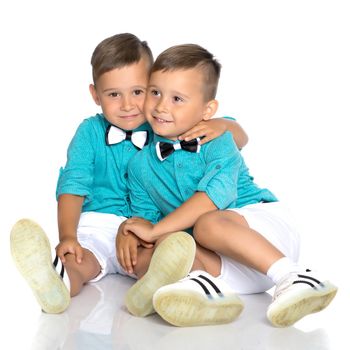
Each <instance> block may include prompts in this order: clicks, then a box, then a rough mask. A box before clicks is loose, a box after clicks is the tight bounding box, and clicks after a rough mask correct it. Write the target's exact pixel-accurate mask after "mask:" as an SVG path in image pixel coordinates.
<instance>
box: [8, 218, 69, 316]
mask: <svg viewBox="0 0 350 350" xmlns="http://www.w3.org/2000/svg"><path fill="white" fill-rule="evenodd" d="M10 244H11V253H12V257H13V260H14V262H15V264H16V266H17V269H18V270H19V272H20V273H21V275H22V276H23V277H24V279H25V280H26V281H27V283H28V284H29V286H30V288H31V289H32V291H33V293H34V295H35V297H36V299H37V301H38V303H39V304H40V306H41V308H42V310H43V311H45V312H47V313H51V314H56V313H61V312H63V311H64V310H65V309H66V308H67V307H68V305H69V303H70V295H69V291H68V289H67V287H66V286H65V284H64V283H63V281H62V279H61V277H60V276H59V275H58V274H57V272H56V271H55V269H54V268H53V265H52V256H51V248H50V243H49V240H48V238H47V236H46V234H45V232H44V231H43V229H42V228H41V227H40V226H39V225H38V224H37V223H35V222H34V221H31V220H28V219H22V220H20V221H18V222H17V223H16V224H15V225H14V226H13V228H12V231H11V235H10Z"/></svg>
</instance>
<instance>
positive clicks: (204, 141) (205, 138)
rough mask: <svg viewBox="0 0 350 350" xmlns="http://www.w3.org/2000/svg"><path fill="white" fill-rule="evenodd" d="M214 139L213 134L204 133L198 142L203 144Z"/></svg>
mask: <svg viewBox="0 0 350 350" xmlns="http://www.w3.org/2000/svg"><path fill="white" fill-rule="evenodd" d="M213 139H214V135H205V136H204V137H203V138H202V139H200V141H199V144H200V145H204V144H205V143H207V142H209V141H211V140H213Z"/></svg>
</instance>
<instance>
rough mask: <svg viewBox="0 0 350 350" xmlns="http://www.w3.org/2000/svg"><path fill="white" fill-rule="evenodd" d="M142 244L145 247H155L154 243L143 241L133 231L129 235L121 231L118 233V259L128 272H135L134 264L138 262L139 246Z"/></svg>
mask: <svg viewBox="0 0 350 350" xmlns="http://www.w3.org/2000/svg"><path fill="white" fill-rule="evenodd" d="M141 245H142V246H143V247H145V248H151V247H153V244H150V243H146V242H143V241H142V240H141V239H139V238H138V237H137V236H135V235H134V234H133V233H129V234H128V235H127V236H125V235H123V234H122V233H121V232H120V231H119V233H118V234H117V237H116V251H117V259H118V261H119V264H120V265H121V266H122V267H123V269H124V270H125V271H127V272H128V273H133V272H134V266H135V265H136V264H137V248H138V247H139V246H141Z"/></svg>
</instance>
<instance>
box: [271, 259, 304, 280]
mask: <svg viewBox="0 0 350 350" xmlns="http://www.w3.org/2000/svg"><path fill="white" fill-rule="evenodd" d="M299 271H301V268H300V266H299V265H298V264H297V263H295V262H294V261H292V260H291V259H289V258H287V257H283V258H281V259H279V260H277V261H276V262H274V263H273V264H272V265H271V266H270V268H269V269H268V271H267V276H269V277H270V278H271V279H272V281H273V282H274V283H275V284H277V282H279V281H280V280H281V279H282V278H283V277H285V276H286V275H288V274H290V273H292V272H299Z"/></svg>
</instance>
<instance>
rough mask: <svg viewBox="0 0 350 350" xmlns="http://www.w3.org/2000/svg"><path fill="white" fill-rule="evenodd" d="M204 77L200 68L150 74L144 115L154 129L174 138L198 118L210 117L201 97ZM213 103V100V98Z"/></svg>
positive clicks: (205, 103) (159, 133)
mask: <svg viewBox="0 0 350 350" xmlns="http://www.w3.org/2000/svg"><path fill="white" fill-rule="evenodd" d="M203 89H204V86H203V76H202V72H201V71H200V70H199V69H196V68H193V69H186V70H176V71H166V72H164V71H157V72H154V73H152V74H151V77H150V80H149V84H148V88H147V97H146V101H145V108H144V110H145V115H146V119H147V121H148V122H149V123H150V124H151V126H152V129H153V131H154V132H155V133H156V134H158V135H160V136H163V137H165V138H168V139H172V140H176V139H177V138H178V136H179V135H181V134H183V133H184V132H186V131H187V130H189V129H191V128H192V127H193V126H195V125H196V124H198V123H199V122H200V121H201V120H206V119H209V118H210V117H211V116H212V115H213V114H214V113H215V111H214V113H211V112H212V111H211V110H210V107H208V106H209V104H210V103H212V102H213V101H210V102H205V101H204V99H203V96H204V94H203ZM215 102H216V101H215Z"/></svg>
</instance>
